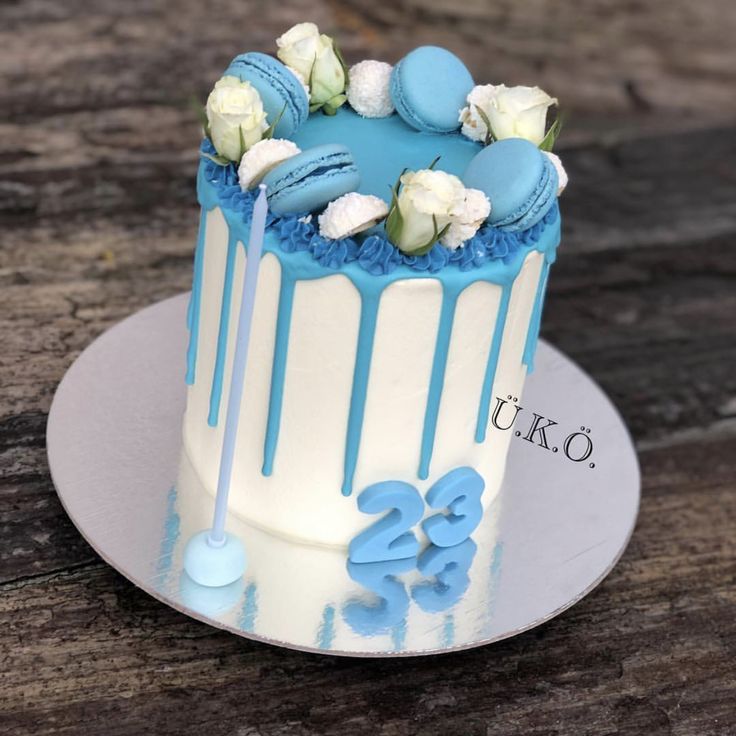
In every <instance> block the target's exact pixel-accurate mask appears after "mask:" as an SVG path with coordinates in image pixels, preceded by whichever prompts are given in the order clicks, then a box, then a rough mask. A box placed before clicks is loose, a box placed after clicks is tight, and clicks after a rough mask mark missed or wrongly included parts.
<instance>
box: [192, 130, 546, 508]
mask: <svg viewBox="0 0 736 736" xmlns="http://www.w3.org/2000/svg"><path fill="white" fill-rule="evenodd" d="M202 151H203V152H204V153H211V152H212V151H213V149H212V146H211V144H210V143H209V141H204V142H203V145H202ZM197 190H198V194H199V199H200V203H201V205H202V216H201V220H200V230H199V238H198V243H197V250H196V255H195V268H194V285H193V289H192V297H191V300H190V307H189V311H188V315H187V321H188V325H189V328H190V343H189V348H188V350H187V382H188V383H190V384H191V383H193V382H194V378H195V367H196V355H197V343H198V332H199V314H200V310H201V289H202V269H203V261H204V243H205V232H206V217H207V210H212V209H214V208H215V207H220V208H221V209H222V212H223V214H224V216H225V219H226V222H227V224H228V228H229V233H230V235H229V238H230V239H229V242H228V254H227V265H226V269H225V276H224V282H223V296H222V304H221V311H220V326H219V330H218V347H217V354H216V361H215V370H214V376H213V383H212V388H211V396H210V412H209V416H208V422H209V424H211V425H215V424H216V423H217V421H218V414H219V406H220V398H221V393H222V381H223V374H224V365H225V362H226V354H227V344H226V343H227V335H228V322H229V313H230V302H231V298H232V296H231V295H232V279H233V271H234V260H235V253H236V252H237V248H236V246H235V244H236V243H238V242H242V243H243V244H244V245H245V250H246V252H247V236H248V227H249V223H250V219H251V216H252V209H253V203H254V201H255V197H254V194H253V193H252V192H243V191H241V189H240V187H239V185H238V180H237V172H236V170H235V167H234V166H233V165H229V166H224V167H223V166H218V165H217V164H215V163H214V162H212V161H210V160H208V159H206V158H204V157H203V159H202V161H201V164H200V170H199V175H198V180H197ZM267 225H268V232H267V239H266V243H265V246H264V251H265V252H267V253H271V254H273V255H275V256H276V258H277V259H278V261H279V263H280V266H281V286H280V293H279V305H278V317H277V324H276V335H275V347H274V354H273V364H272V374H271V388H270V397H269V407H268V419H267V426H266V436H265V441H264V450H263V470H262V472H263V474H264V475H266V476H268V475H271V474H272V473H273V469H274V463H275V458H276V452H277V447H278V437H279V430H280V423H281V415H282V408H283V395H284V387H285V382H286V380H287V371H286V369H287V358H288V346H289V336H290V330H291V315H292V310H293V300H294V290H295V286H296V283H297V281H303V280H312V279H319V278H324V277H326V276H329V275H331V274H334V273H336V272H340V273H342V274H344V275H345V276H347V277H348V278H349V279H350V281H352V283H353V284H354V285H355V287H356V289H357V290H358V292H359V293H360V296H361V313H360V323H359V324H360V326H359V333H358V341H357V347H356V358H355V364H354V369H353V384H352V395H351V400H350V408H349V414H348V421H347V433H346V441H345V457H344V480H343V484H342V489H341V490H342V493H343V494H344V495H349V494H350V493H351V492H352V485H353V477H354V474H355V470H356V467H357V462H358V455H359V451H360V440H361V435H362V428H363V417H364V413H365V404H366V395H367V390H368V383H369V377H370V366H371V357H372V353H373V340H374V335H375V330H376V321H377V315H378V309H379V306H380V299H381V295H382V293H383V290H384V289H385V288H386V287H387V286H388V285H390V284H392V283H393V282H395V281H397V280H400V279H413V278H434V279H437V280H438V281H440V283H441V284H442V291H443V300H442V308H441V313H440V321H439V325H438V332H437V338H436V344H435V354H434V358H433V362H432V371H431V378H430V386H429V390H428V396H427V404H426V408H425V419H424V427H423V432H422V440H421V453H420V458H419V467H418V476H419V477H420V478H427V477H428V476H429V473H430V464H431V458H432V454H433V449H434V440H435V434H436V428H437V418H438V414H439V406H440V403H441V397H442V391H443V384H444V378H445V369H446V360H447V351H448V348H449V345H450V341H451V336H452V329H453V323H454V319H455V305H456V303H457V299H458V298H459V296H460V294H461V293H462V292H463V290H464V289H465V288H466V287H467V286H469V285H471V284H473V283H475V282H477V281H485V282H488V283H491V284H495V285H498V286H500V287H501V300H500V305H499V311H498V314H497V317H496V320H495V323H494V324H493V325H491V329H492V331H493V332H492V340H491V346H490V349H489V354H488V360H487V365H486V370H485V375H484V381H483V387H482V391H481V396H480V399H479V409H478V419H477V425H476V431H475V440H476V442H483V441H484V440H485V437H486V427H487V422H488V414H489V407H490V401H491V393H492V389H493V381H494V378H495V374H496V367H497V364H498V358H499V352H500V348H501V343H502V339H503V333H504V329H505V324H506V315H507V313H508V306H509V300H510V295H511V285H512V283H513V281H514V279H515V278H516V276H517V274H518V272H519V270H520V268H521V265H522V263H523V261H524V258H525V256H526V254H527V253H528V252H529V251H530V250H533V249H536V250H540V251H542V252H543V253H544V254H545V264H544V267H543V272H542V274H541V276H540V284H539V287H538V294H537V296H538V298H537V299H536V300H535V305H534V309H533V315H532V319H531V321H530V326H529V330H528V333H527V340H526V343H525V348H524V362H525V363H526V364H527V365H528V366H530V369H531V365H532V364H533V353H534V348H535V346H536V340H537V335H538V331H539V327H538V324H539V319H540V318H541V309H542V298H541V296H540V295H543V293H544V285H545V282H546V277H547V272H548V268H549V264H550V263H552V262H553V261H554V256H555V248H556V246H557V243H558V241H559V211H558V209H557V206H556V205H555V206H553V207H552V208H551V209H550V211H549V212H548V213H547V214H546V216H545V217H544V218H543V220H542V221H540V222H539V223H537V224H536V225H534V226H533V227H532V228H529V229H528V230H526V231H522V232H518V233H511V232H507V231H503V230H499V229H497V228H494V227H491V226H484V227H483V228H481V230H479V231H478V233H476V235H475V236H474V237H473V238H472V239H471V240H470V241H468V242H467V243H466V244H465V246H464V247H462V248H458V249H456V250H454V251H451V250H449V249H447V248H444V247H443V246H441V245H439V244H437V245H435V246H434V247H433V248H432V249H431V250H430V251H429V252H428V253H426V254H424V255H422V256H411V255H407V254H404V253H402V252H401V251H399V250H398V249H396V248H395V247H394V246H393V245H391V243H389V242H388V240H387V239H386V236H385V233H384V232H383V231H382V230H379V229H377V228H374V229H373V230H372V231H371V232H370V234H368V237H365V238H364V239H363V240H362V242H361V241H357V240H355V239H352V238H346V239H344V240H337V241H334V240H329V239H326V238H323V237H322V236H320V235H319V233H318V231H317V227H316V223H315V222H314V218H310V217H306V216H298V215H286V216H284V217H275V216H273V215H270V216H269V218H268V220H267ZM553 225H555V227H554V228H553V227H551V226H553Z"/></svg>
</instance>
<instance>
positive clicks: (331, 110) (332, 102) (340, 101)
mask: <svg viewBox="0 0 736 736" xmlns="http://www.w3.org/2000/svg"><path fill="white" fill-rule="evenodd" d="M347 99H348V98H347V95H344V94H339V95H335V96H334V97H330V99H329V100H327V102H325V104H324V106H323V107H322V112H323V113H324V114H325V115H334V114H335V113H336V112H337V109H338V108H339V107H340V106H342V105H344V104H345V102H346V100H347Z"/></svg>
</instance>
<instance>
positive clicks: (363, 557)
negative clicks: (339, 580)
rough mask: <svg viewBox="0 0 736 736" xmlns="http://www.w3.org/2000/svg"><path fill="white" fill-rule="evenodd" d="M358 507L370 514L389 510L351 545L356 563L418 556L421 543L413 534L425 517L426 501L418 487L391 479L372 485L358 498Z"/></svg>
mask: <svg viewBox="0 0 736 736" xmlns="http://www.w3.org/2000/svg"><path fill="white" fill-rule="evenodd" d="M358 508H359V509H360V510H361V511H362V512H363V513H366V514H380V513H381V512H382V511H389V510H390V511H389V513H388V514H386V515H385V516H384V517H383V518H382V519H380V520H379V521H377V522H376V523H375V524H372V525H371V526H370V527H368V529H366V530H365V531H364V532H361V533H360V534H358V536H357V537H355V538H354V539H353V541H352V542H351V543H350V548H349V556H350V559H351V560H352V561H353V562H381V561H384V560H402V559H405V558H407V557H414V556H415V555H416V554H417V551H418V549H419V543H418V542H417V538H416V537H415V536H414V534H413V533H412V532H411V531H409V530H410V529H411V528H412V527H413V526H414V525H415V524H417V523H418V522H419V521H420V519H421V518H422V516H423V515H424V501H422V497H421V496H420V495H419V491H417V489H416V488H414V486H412V485H410V484H409V483H404V482H403V481H398V480H387V481H383V482H381V483H375V484H374V485H372V486H368V488H366V489H365V490H364V491H363V492H362V493H361V494H360V496H358Z"/></svg>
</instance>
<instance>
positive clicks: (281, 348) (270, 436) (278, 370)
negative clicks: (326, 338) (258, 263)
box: [262, 268, 296, 476]
mask: <svg viewBox="0 0 736 736" xmlns="http://www.w3.org/2000/svg"><path fill="white" fill-rule="evenodd" d="M295 285H296V280H295V279H294V277H293V275H292V274H290V273H287V271H286V270H285V269H283V268H282V270H281V287H280V290H279V311H278V318H277V320H276V340H275V345H274V350H273V366H272V368H271V393H270V397H269V401H268V422H267V424H266V440H265V442H264V446H263V470H262V472H263V475H266V476H268V475H271V473H272V472H273V460H274V456H275V455H276V446H277V444H278V441H279V429H280V427H281V407H282V405H283V400H284V378H285V375H286V358H287V354H288V351H289V331H290V329H291V312H292V307H293V305H294V287H295Z"/></svg>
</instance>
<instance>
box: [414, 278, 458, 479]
mask: <svg viewBox="0 0 736 736" xmlns="http://www.w3.org/2000/svg"><path fill="white" fill-rule="evenodd" d="M458 294H459V292H458V290H457V286H456V285H455V288H450V287H449V286H448V285H447V284H443V288H442V309H441V311H440V321H439V325H438V327H437V341H436V343H435V348H434V357H433V359H432V376H431V378H430V380H429V393H428V394H427V408H426V409H425V412H424V428H423V430H422V446H421V454H420V456H419V472H418V476H419V478H420V479H421V480H426V479H427V478H428V477H429V464H430V462H431V460H432V451H433V450H434V438H435V433H436V431H437V415H438V414H439V410H440V398H441V397H442V389H443V387H444V384H445V369H446V368H447V352H448V348H449V346H450V337H451V336H452V323H453V321H454V319H455V307H456V305H457V297H458Z"/></svg>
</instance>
